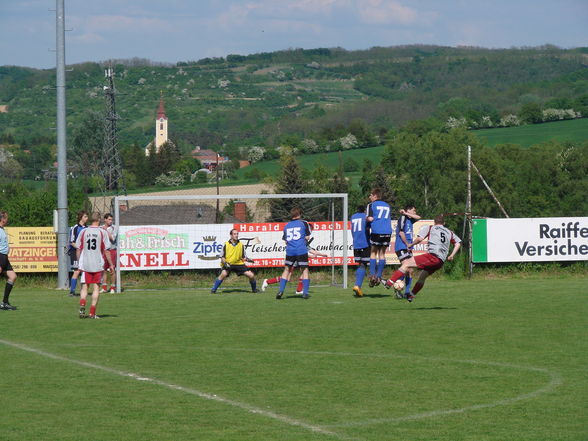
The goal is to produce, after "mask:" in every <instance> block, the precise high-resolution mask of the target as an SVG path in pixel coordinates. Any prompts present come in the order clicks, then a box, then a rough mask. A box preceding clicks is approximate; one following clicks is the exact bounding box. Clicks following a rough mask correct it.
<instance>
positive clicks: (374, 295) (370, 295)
mask: <svg viewBox="0 0 588 441" xmlns="http://www.w3.org/2000/svg"><path fill="white" fill-rule="evenodd" d="M363 297H369V298H371V299H382V298H384V297H392V296H391V295H390V294H365V293H364V295H363ZM356 298H358V299H360V298H361V297H356Z"/></svg>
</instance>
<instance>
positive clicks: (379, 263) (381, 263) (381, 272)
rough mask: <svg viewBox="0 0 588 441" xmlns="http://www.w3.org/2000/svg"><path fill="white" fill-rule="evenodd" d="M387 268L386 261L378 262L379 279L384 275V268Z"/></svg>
mask: <svg viewBox="0 0 588 441" xmlns="http://www.w3.org/2000/svg"><path fill="white" fill-rule="evenodd" d="M385 266H386V259H380V260H378V277H382V274H384V267H385Z"/></svg>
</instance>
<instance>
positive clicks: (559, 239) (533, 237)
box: [472, 217, 588, 263]
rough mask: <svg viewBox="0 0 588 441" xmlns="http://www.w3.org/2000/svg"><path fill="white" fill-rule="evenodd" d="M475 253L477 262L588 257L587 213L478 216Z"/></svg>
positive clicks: (473, 251)
mask: <svg viewBox="0 0 588 441" xmlns="http://www.w3.org/2000/svg"><path fill="white" fill-rule="evenodd" d="M472 256H473V258H472V260H473V261H474V262H477V263H483V262H553V261H573V260H588V217H575V218H574V217H572V218H570V217H550V218H521V219H475V220H474V222H473V227H472Z"/></svg>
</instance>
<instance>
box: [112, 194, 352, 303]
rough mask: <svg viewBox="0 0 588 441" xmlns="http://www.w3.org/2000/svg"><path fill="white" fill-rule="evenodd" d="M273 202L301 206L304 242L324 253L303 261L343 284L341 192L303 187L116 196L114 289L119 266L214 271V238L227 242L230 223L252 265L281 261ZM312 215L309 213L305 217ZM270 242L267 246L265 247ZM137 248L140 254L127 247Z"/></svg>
mask: <svg viewBox="0 0 588 441" xmlns="http://www.w3.org/2000/svg"><path fill="white" fill-rule="evenodd" d="M280 201H284V204H281V205H284V207H288V204H287V203H285V201H290V202H291V204H294V205H298V204H299V205H300V206H302V208H303V211H304V213H305V214H308V217H309V218H307V217H304V216H303V217H304V219H305V220H308V221H309V223H310V224H311V226H312V227H313V238H314V239H316V240H315V241H313V243H312V244H311V247H316V249H317V250H319V251H321V252H322V253H323V254H327V255H328V256H329V257H327V258H317V259H312V258H310V259H309V260H310V261H311V264H312V265H314V266H323V267H328V266H331V284H332V285H338V286H342V287H343V288H344V289H346V288H347V285H348V283H347V278H348V263H349V262H350V260H349V259H350V257H351V258H352V253H350V252H349V251H350V240H349V237H348V234H349V228H348V221H349V213H348V211H349V206H348V195H347V193H303V194H223V195H220V194H217V195H158V196H154V195H135V196H116V197H115V198H114V199H113V205H114V218H115V224H116V226H117V227H118V228H119V243H118V246H117V263H118V264H117V265H116V289H117V291H118V292H120V290H121V287H122V277H121V271H127V270H149V269H151V270H154V269H156V270H157V269H206V268H210V269H218V268H219V265H218V263H219V254H220V252H221V251H222V244H223V243H224V242H225V241H226V240H228V237H229V234H228V232H229V231H230V229H232V228H233V227H234V228H237V229H238V230H239V231H240V232H242V233H241V234H240V237H241V238H243V239H242V241H243V240H244V241H246V243H247V247H248V251H247V253H248V255H249V256H250V257H251V258H253V259H255V261H256V263H255V264H254V268H256V267H257V268H263V267H281V266H283V259H284V257H285V252H284V251H283V249H284V247H283V242H282V241H281V227H282V226H283V225H281V224H283V223H285V222H288V221H289V220H290V218H289V213H288V217H287V218H286V217H285V215H284V214H283V213H282V212H285V210H284V209H283V208H284V207H279V208H281V209H282V210H281V211H280V210H275V209H274V208H275V205H280ZM247 203H249V206H248V205H247ZM272 204H273V205H272ZM253 205H255V207H254V208H253ZM221 207H222V208H221ZM306 207H308V209H307V208H306ZM251 208H253V211H251ZM228 209H230V210H228ZM220 211H222V212H221V213H220V216H219V212H220ZM229 211H230V213H231V214H230V215H229V214H228V213H229ZM275 212H279V213H280V214H279V215H276V214H275ZM272 213H273V214H272ZM313 214H314V216H316V217H317V219H313V218H312V217H313ZM272 216H274V217H273V218H272ZM275 216H279V218H276V217H275ZM160 227H161V228H160ZM245 233H247V234H245ZM197 236H198V237H197ZM195 237H197V238H195ZM278 238H279V240H278ZM147 243H148V245H149V247H151V249H150V250H149V249H148V247H147ZM270 243H271V246H267V244H270ZM278 243H279V246H278ZM139 245H140V246H142V247H144V249H141V248H140V247H139ZM180 245H181V247H180ZM137 247H139V249H138V250H139V251H146V252H145V253H141V252H135V251H137ZM180 248H182V249H180ZM132 250H134V251H132ZM153 250H155V251H153ZM131 251H132V252H131ZM149 251H152V252H149ZM197 252H200V254H198V256H196V255H195V253H197ZM133 253H134V254H133ZM157 253H159V254H157ZM156 254H157V255H156ZM350 254H351V256H350ZM278 262H279V263H278ZM313 262H314V263H313ZM174 265H175V266H174ZM336 266H341V271H340V274H341V277H342V280H341V282H340V283H335V273H336V272H337V273H338V274H339V271H336Z"/></svg>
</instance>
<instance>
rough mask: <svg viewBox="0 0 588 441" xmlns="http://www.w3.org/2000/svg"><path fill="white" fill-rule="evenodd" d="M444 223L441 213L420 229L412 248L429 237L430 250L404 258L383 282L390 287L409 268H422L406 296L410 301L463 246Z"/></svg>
mask: <svg viewBox="0 0 588 441" xmlns="http://www.w3.org/2000/svg"><path fill="white" fill-rule="evenodd" d="M444 223H445V221H444V220H443V215H439V216H437V217H436V218H435V221H434V225H426V226H424V227H422V228H421V229H420V230H419V232H418V234H417V237H416V239H415V240H414V241H413V243H412V244H411V246H410V248H413V247H414V246H415V245H417V244H419V243H421V242H422V241H423V240H425V239H428V252H427V253H425V254H421V255H419V256H413V257H410V258H409V259H406V260H403V261H402V264H401V265H400V268H398V269H397V270H396V271H394V273H393V274H392V277H390V278H389V279H388V280H386V282H383V283H384V285H385V286H386V288H390V287H391V286H392V285H393V284H394V282H396V281H397V280H398V279H400V278H401V277H404V275H405V274H406V273H407V272H408V270H409V269H411V268H419V269H421V270H422V271H421V274H420V276H419V280H418V281H417V283H416V284H415V286H414V287H413V289H412V292H411V293H410V294H409V295H408V296H407V297H406V298H407V300H408V301H409V302H412V301H413V300H414V296H416V295H417V293H418V292H419V291H420V290H421V289H422V288H423V286H424V285H425V280H426V279H427V277H429V276H430V275H431V274H433V273H434V272H435V271H437V270H438V269H439V268H441V267H442V266H443V264H444V263H445V260H450V261H451V260H453V258H454V257H455V255H456V254H457V252H458V251H459V248H460V247H461V239H460V238H459V237H458V236H457V235H456V234H455V233H454V232H453V231H451V230H450V229H449V228H447V227H445V226H444ZM450 244H453V250H452V251H451V254H449V247H450Z"/></svg>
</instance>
